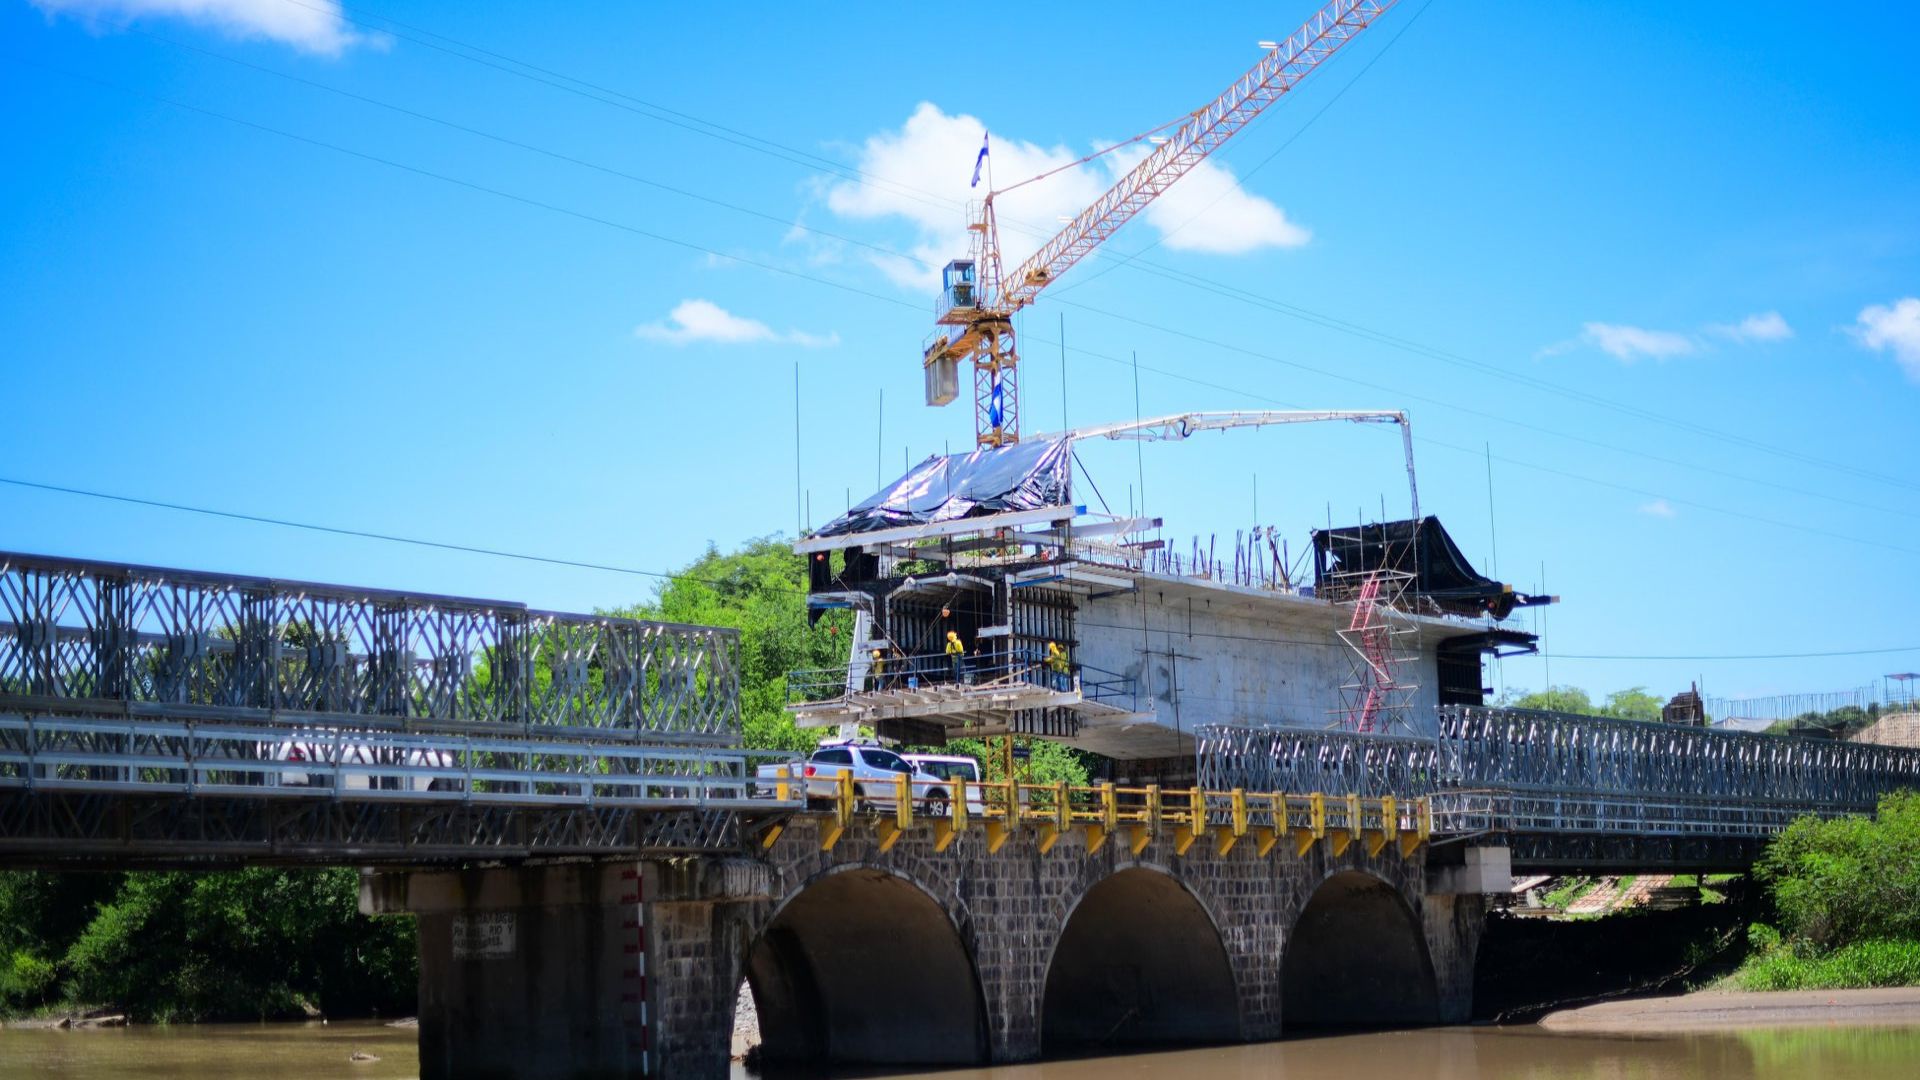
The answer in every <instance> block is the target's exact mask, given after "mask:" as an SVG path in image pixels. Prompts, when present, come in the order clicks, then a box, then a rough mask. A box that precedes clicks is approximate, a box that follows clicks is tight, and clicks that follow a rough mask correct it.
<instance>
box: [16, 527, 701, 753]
mask: <svg viewBox="0 0 1920 1080" xmlns="http://www.w3.org/2000/svg"><path fill="white" fill-rule="evenodd" d="M738 702H739V638H738V634H737V633H736V632H734V631H730V630H721V629H715V628H710V627H699V626H685V625H678V624H670V623H659V622H647V621H642V620H636V619H624V618H615V617H611V616H600V615H577V614H566V613H561V612H548V611H535V610H531V609H528V608H526V607H525V606H523V605H519V604H513V603H507V602H502V601H493V600H474V599H465V598H458V597H444V596H430V595H422V594H417V593H404V592H394V591H388V590H378V589H363V588H353V587H347V586H339V585H321V584H313V583H307V582H293V581H282V580H278V579H270V578H254V577H243V576H236V575H226V574H207V573H200V572H196V571H185V570H170V569H160V568H155V567H142V566H130V565H123V564H118V563H99V562H87V561H82V560H74V559H58V558H49V557H44V556H33V555H20V554H13V553H0V708H11V709H18V710H22V711H36V712H59V713H65V714H83V715H137V716H158V717H171V718H175V719H196V720H220V721H234V722H242V723H256V722H269V723H282V722H285V723H293V724H306V725H310V724H314V723H325V724H331V725H335V726H341V727H354V728H386V729H398V730H409V731H425V730H437V731H444V732H467V733H479V732H483V731H494V730H499V729H502V728H512V729H519V730H520V731H522V732H524V733H538V734H539V735H541V736H542V737H551V738H583V739H607V738H614V739H626V740H630V741H636V742H639V741H644V742H683V743H725V742H731V741H733V740H734V739H735V738H736V737H737V734H738V731H739V705H738Z"/></svg>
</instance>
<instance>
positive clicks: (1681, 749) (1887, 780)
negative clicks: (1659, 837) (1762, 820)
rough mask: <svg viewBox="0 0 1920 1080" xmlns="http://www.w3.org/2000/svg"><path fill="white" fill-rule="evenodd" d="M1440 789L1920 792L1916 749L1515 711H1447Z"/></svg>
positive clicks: (1765, 794)
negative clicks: (1443, 779)
mask: <svg viewBox="0 0 1920 1080" xmlns="http://www.w3.org/2000/svg"><path fill="white" fill-rule="evenodd" d="M1436 743H1437V745H1438V748H1439V752H1440V756H1441V773H1442V776H1443V777H1444V778H1445V781H1446V784H1447V785H1448V786H1452V787H1462V788H1500V789H1505V790H1512V791H1554V792H1578V793H1583V794H1591V795H1610V796H1628V797H1651V798H1659V797H1666V798H1669V799H1681V800H1684V799H1714V800H1718V799H1726V798H1733V799H1738V800H1740V801H1743V802H1749V803H1777V804H1782V805H1819V806H1829V807H1833V806H1838V807H1846V808H1852V809H1861V810H1866V809H1871V808H1872V807H1873V806H1874V805H1875V804H1876V803H1877V802H1878V801H1879V799H1880V797H1881V796H1883V795H1886V794H1888V793H1889V792H1893V791H1898V790H1901V789H1905V788H1920V750H1914V749H1909V748H1902V747H1884V746H1871V745H1867V744H1862V743H1849V742H1838V741H1834V740H1829V739H1807V738H1798V737H1794V736H1783V735H1763V734H1758V733H1750V732H1734V731H1715V730H1709V729H1705V728H1697V727H1687V726H1683V725H1677V724H1662V723H1651V722H1645V721H1637V720H1611V719H1603V718H1600V717H1589V716H1571V715H1567V714H1563V713H1545V712H1533V711H1529V710H1521V709H1493V708H1475V707H1469V706H1448V707H1445V708H1442V709H1441V710H1440V716H1439V735H1438V737H1437V739H1436Z"/></svg>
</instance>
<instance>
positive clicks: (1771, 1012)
mask: <svg viewBox="0 0 1920 1080" xmlns="http://www.w3.org/2000/svg"><path fill="white" fill-rule="evenodd" d="M1540 1026H1541V1027H1543V1028H1546V1029H1548V1030H1550V1031H1561V1032H1574V1033H1582V1034H1600V1033H1608V1034H1620V1035H1640V1034H1679V1033H1684V1032H1711V1031H1727V1030H1731V1029H1737V1028H1760V1027H1809V1026H1814V1027H1829V1026H1848V1027H1920V986H1901V987H1892V988H1888V989H1882V990H1777V991H1766V992H1742V991H1725V990H1703V991H1700V992H1698V993H1693V994H1682V995H1680V996H1678V997H1650V998H1636V999H1634V1000H1632V1001H1608V1002H1603V1003H1601V1004H1598V1005H1586V1006H1582V1007H1581V1008H1578V1009H1562V1010H1560V1011H1558V1012H1553V1013H1548V1014H1547V1015H1546V1016H1545V1017H1543V1018H1542V1019H1541V1021H1540Z"/></svg>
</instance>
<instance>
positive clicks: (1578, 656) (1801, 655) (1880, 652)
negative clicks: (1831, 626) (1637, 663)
mask: <svg viewBox="0 0 1920 1080" xmlns="http://www.w3.org/2000/svg"><path fill="white" fill-rule="evenodd" d="M1910 652H1920V645H1898V646H1895V647H1893V648H1890V649H1836V650H1834V651H1832V652H1788V653H1719V654H1709V655H1702V656H1622V655H1602V654H1592V653H1563V652H1557V653H1554V654H1553V655H1555V656H1557V657H1559V658H1561V659H1562V660H1807V659H1813V658H1816V657H1823V656H1884V655H1886V654H1888V653H1910Z"/></svg>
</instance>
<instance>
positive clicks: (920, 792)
mask: <svg viewBox="0 0 1920 1080" xmlns="http://www.w3.org/2000/svg"><path fill="white" fill-rule="evenodd" d="M788 769H792V770H794V772H793V773H788V774H786V778H788V779H796V780H800V781H801V782H802V783H803V784H805V791H806V795H807V804H808V805H809V806H818V805H821V804H823V803H831V802H832V801H833V799H834V796H835V795H836V794H837V793H838V792H839V790H840V776H841V774H842V773H852V774H853V798H854V802H855V804H856V805H860V806H865V807H871V808H873V809H876V810H891V809H893V808H894V807H895V805H896V802H895V800H896V799H897V798H898V793H899V790H900V788H899V783H900V779H899V778H900V775H901V774H902V773H905V774H906V775H907V777H908V783H909V785H910V787H911V791H912V794H911V796H910V797H911V798H912V800H913V802H914V805H915V808H916V809H917V810H919V811H920V812H922V813H926V814H930V815H933V816H935V817H945V816H946V814H947V808H948V806H949V804H950V802H951V800H952V799H953V788H952V785H951V784H949V783H947V782H946V781H943V780H942V779H941V778H940V777H938V776H934V775H933V774H931V773H928V772H924V771H922V770H920V769H918V768H916V767H914V765H913V764H912V763H910V762H909V761H907V760H906V759H905V758H903V757H901V756H900V755H899V754H896V753H894V752H893V751H891V750H888V749H887V748H886V747H883V746H875V745H873V744H872V743H822V744H821V745H820V748H819V749H818V750H815V751H814V752H813V753H812V755H810V756H809V757H808V758H807V760H806V761H804V762H794V763H792V764H789V765H762V766H760V767H759V768H758V769H756V770H754V772H755V775H756V776H757V778H758V779H759V780H760V781H761V788H762V790H771V785H772V784H774V783H777V782H779V781H780V780H781V779H782V774H783V772H784V770H788Z"/></svg>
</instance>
